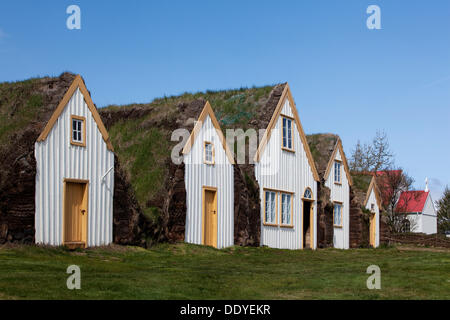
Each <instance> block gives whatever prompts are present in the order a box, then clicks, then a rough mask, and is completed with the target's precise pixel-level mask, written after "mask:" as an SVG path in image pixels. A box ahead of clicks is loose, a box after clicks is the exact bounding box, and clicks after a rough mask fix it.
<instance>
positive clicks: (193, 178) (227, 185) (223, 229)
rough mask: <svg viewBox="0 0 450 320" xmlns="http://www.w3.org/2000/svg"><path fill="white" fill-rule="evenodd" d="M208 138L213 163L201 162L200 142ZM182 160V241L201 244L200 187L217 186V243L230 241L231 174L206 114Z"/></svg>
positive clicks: (229, 243) (232, 212)
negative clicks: (183, 228)
mask: <svg viewBox="0 0 450 320" xmlns="http://www.w3.org/2000/svg"><path fill="white" fill-rule="evenodd" d="M205 141H208V142H212V143H213V144H214V150H215V159H214V160H215V164H214V165H209V164H205V163H203V143H204V142H205ZM184 163H185V186H186V206H187V212H186V230H185V241H186V242H189V243H194V244H202V212H203V211H202V208H203V207H202V206H203V204H202V188H203V187H215V188H217V215H218V217H217V228H218V231H217V247H218V248H224V247H229V246H232V245H233V244H234V176H233V165H232V164H231V163H230V161H229V159H228V157H227V155H226V152H225V149H224V148H223V145H222V143H221V142H220V139H219V136H218V134H217V131H216V129H215V127H214V126H213V123H212V121H211V118H210V117H209V115H208V116H207V117H206V118H205V120H204V121H203V125H202V128H201V130H200V131H199V133H198V135H197V137H196V139H195V141H194V144H193V146H192V148H191V150H190V151H189V153H188V154H187V155H185V156H184Z"/></svg>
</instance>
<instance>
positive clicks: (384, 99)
mask: <svg viewBox="0 0 450 320" xmlns="http://www.w3.org/2000/svg"><path fill="white" fill-rule="evenodd" d="M71 4H76V5H78V6H80V8H81V30H68V29H67V27H66V19H67V17H68V16H69V15H68V14H66V8H67V7H68V6H69V5H71ZM371 4H375V5H378V6H379V7H380V8H381V26H382V29H381V30H369V29H367V27H366V19H367V17H368V16H369V15H368V14H366V9H367V7H368V6H369V5H371ZM449 35H450V1H448V0H434V1H432V2H430V1H404V0H397V1H379V0H372V1H364V0H347V1H334V0H329V1H312V0H311V1H306V0H305V1H299V0H296V1H264V0H246V1H242V0H241V1H234V0H227V1H218V0H217V1H213V0H210V1H144V0H142V1H137V0H135V1H133V0H128V1H100V0H96V1H76V0H72V1H65V0H59V1H39V2H37V1H21V0H16V1H2V2H1V4H0V81H15V80H22V79H26V78H29V77H33V76H44V75H59V74H60V73H61V72H62V71H66V70H69V71H72V72H76V73H80V74H82V75H83V77H84V79H85V81H86V83H87V85H88V87H89V89H90V91H91V93H92V96H93V99H94V102H95V103H96V104H97V106H100V107H101V106H105V105H108V104H127V103H131V102H149V101H151V100H153V98H155V97H161V96H163V95H165V94H166V95H172V94H179V93H182V92H185V91H199V90H201V91H203V90H206V89H227V88H236V87H241V86H248V87H250V86H253V85H257V86H258V85H265V84H273V83H279V82H285V81H288V82H289V84H290V86H291V89H292V91H293V95H294V99H295V101H296V104H297V107H298V109H299V114H300V117H301V120H302V124H303V126H304V129H305V131H306V132H307V133H317V132H333V133H337V134H339V135H340V136H341V138H342V140H343V143H344V147H345V150H346V153H347V155H349V154H350V151H351V150H352V148H353V146H354V145H355V143H356V142H357V140H358V139H360V140H361V141H363V142H364V141H368V140H370V139H371V138H372V137H373V136H374V135H375V132H376V130H378V129H381V130H385V131H386V132H387V134H388V137H389V140H390V142H391V147H392V150H393V151H394V153H395V155H396V163H397V164H398V165H400V166H402V167H403V168H404V169H405V170H406V171H407V172H408V173H409V174H410V175H412V176H413V177H414V179H415V180H416V188H421V189H423V188H424V180H425V177H429V179H430V187H431V189H432V191H433V195H434V200H436V198H437V197H438V195H440V192H441V191H442V189H443V188H444V186H445V185H446V184H449V185H450V170H449V163H450V129H449V120H450V41H449V40H450V36H449Z"/></svg>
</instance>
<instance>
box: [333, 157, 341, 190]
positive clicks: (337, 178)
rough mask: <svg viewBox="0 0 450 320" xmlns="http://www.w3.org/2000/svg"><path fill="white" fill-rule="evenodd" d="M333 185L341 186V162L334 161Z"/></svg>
mask: <svg viewBox="0 0 450 320" xmlns="http://www.w3.org/2000/svg"><path fill="white" fill-rule="evenodd" d="M334 183H336V184H342V162H341V161H338V160H335V161H334Z"/></svg>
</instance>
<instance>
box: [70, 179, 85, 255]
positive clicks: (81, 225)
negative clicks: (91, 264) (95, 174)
mask: <svg viewBox="0 0 450 320" xmlns="http://www.w3.org/2000/svg"><path fill="white" fill-rule="evenodd" d="M85 188H86V185H85V184H82V183H72V182H66V188H65V208H64V243H65V244H67V245H69V246H73V247H84V246H85V245H86V221H85V218H86V213H87V210H86V207H85V204H86V201H85Z"/></svg>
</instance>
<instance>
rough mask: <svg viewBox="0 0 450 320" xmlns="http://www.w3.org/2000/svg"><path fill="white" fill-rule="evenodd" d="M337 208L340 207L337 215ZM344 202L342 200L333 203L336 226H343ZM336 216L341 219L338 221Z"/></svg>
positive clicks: (334, 223)
mask: <svg viewBox="0 0 450 320" xmlns="http://www.w3.org/2000/svg"><path fill="white" fill-rule="evenodd" d="M336 208H339V216H337V215H336ZM343 208H344V206H343V204H342V203H340V202H335V203H334V205H333V225H334V226H335V227H340V228H342V226H343ZM336 217H339V220H338V221H336ZM336 222H339V224H336Z"/></svg>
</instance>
